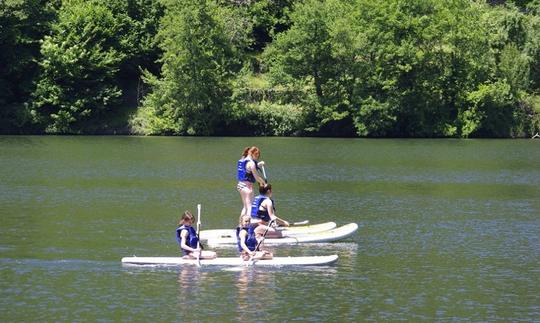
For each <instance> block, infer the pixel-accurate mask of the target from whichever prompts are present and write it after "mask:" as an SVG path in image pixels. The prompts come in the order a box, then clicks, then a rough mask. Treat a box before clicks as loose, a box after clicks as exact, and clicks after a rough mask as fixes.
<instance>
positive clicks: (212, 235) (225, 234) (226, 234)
mask: <svg viewBox="0 0 540 323" xmlns="http://www.w3.org/2000/svg"><path fill="white" fill-rule="evenodd" d="M336 227H337V224H336V223H335V222H325V223H319V224H311V225H302V226H291V227H278V228H277V229H278V230H280V231H282V232H283V233H284V234H285V235H287V236H295V235H299V234H306V233H316V232H323V231H328V230H332V229H334V228H336ZM200 238H201V240H203V241H204V240H208V239H217V238H234V239H236V229H213V230H202V231H201V233H200Z"/></svg>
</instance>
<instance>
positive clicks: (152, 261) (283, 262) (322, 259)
mask: <svg viewBox="0 0 540 323" xmlns="http://www.w3.org/2000/svg"><path fill="white" fill-rule="evenodd" d="M337 259H338V256H337V255H329V256H306V257H274V258H272V259H264V260H255V261H253V262H250V261H244V260H242V259H241V258H240V257H223V258H220V257H217V258H215V259H201V266H210V265H215V266H251V265H255V266H292V265H296V266H314V265H327V264H331V263H333V262H335V261H337ZM122 263H123V264H126V265H165V266H167V265H195V266H196V265H197V260H196V259H184V258H182V257H124V258H122Z"/></svg>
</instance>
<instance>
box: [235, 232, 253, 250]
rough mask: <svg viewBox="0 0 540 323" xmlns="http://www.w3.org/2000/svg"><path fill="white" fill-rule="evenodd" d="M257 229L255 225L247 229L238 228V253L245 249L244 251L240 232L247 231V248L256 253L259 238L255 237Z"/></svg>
mask: <svg viewBox="0 0 540 323" xmlns="http://www.w3.org/2000/svg"><path fill="white" fill-rule="evenodd" d="M255 227H256V226H254V225H250V226H249V227H247V228H241V227H237V228H236V244H237V245H238V251H240V252H242V251H243V250H244V249H242V245H241V244H240V231H242V230H244V231H247V236H246V246H247V247H248V249H249V250H251V251H255V248H257V243H258V242H257V238H256V237H255Z"/></svg>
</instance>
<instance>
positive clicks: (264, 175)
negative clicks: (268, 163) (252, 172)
mask: <svg viewBox="0 0 540 323" xmlns="http://www.w3.org/2000/svg"><path fill="white" fill-rule="evenodd" d="M261 169H262V172H263V177H264V182H265V183H268V179H267V178H266V170H265V169H264V165H262V166H261Z"/></svg>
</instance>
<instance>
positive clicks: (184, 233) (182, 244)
mask: <svg viewBox="0 0 540 323" xmlns="http://www.w3.org/2000/svg"><path fill="white" fill-rule="evenodd" d="M187 235H188V232H187V230H182V232H181V233H180V248H182V249H184V250H187V251H191V252H196V251H198V250H197V249H193V248H191V247H190V246H188V245H187V244H186V240H187Z"/></svg>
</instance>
